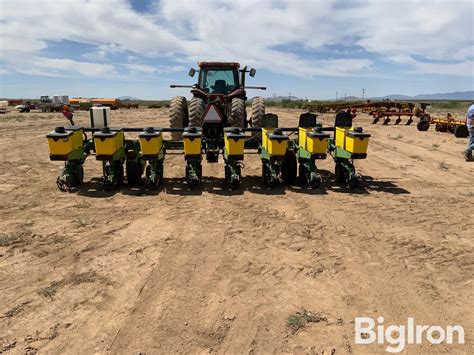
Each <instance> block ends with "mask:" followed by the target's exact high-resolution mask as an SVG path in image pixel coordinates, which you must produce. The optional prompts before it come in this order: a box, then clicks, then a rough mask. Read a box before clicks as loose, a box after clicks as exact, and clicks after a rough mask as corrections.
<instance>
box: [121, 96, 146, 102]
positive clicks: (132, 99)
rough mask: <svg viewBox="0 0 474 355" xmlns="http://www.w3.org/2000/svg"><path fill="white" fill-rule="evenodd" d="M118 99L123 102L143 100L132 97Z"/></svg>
mask: <svg viewBox="0 0 474 355" xmlns="http://www.w3.org/2000/svg"><path fill="white" fill-rule="evenodd" d="M118 99H119V100H122V101H124V100H131V101H141V99H138V98H136V97H132V96H120V97H119V98H118Z"/></svg>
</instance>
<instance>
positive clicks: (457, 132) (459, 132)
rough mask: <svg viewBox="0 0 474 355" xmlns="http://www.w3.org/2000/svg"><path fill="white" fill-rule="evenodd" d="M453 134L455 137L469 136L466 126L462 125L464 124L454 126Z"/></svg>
mask: <svg viewBox="0 0 474 355" xmlns="http://www.w3.org/2000/svg"><path fill="white" fill-rule="evenodd" d="M454 136H455V137H456V138H467V137H469V130H468V129H467V126H464V125H462V126H461V125H460V126H456V128H455V129H454Z"/></svg>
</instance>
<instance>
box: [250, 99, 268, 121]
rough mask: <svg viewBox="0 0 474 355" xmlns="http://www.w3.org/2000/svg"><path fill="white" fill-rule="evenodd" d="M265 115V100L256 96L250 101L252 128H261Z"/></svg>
mask: <svg viewBox="0 0 474 355" xmlns="http://www.w3.org/2000/svg"><path fill="white" fill-rule="evenodd" d="M264 115H265V99H264V98H263V97H260V96H256V97H254V98H253V99H252V117H251V120H252V127H254V128H260V127H262V117H263V116H264Z"/></svg>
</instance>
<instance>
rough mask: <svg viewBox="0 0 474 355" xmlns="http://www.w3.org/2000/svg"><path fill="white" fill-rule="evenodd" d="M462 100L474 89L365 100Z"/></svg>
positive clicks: (471, 96) (349, 98) (277, 98)
mask: <svg viewBox="0 0 474 355" xmlns="http://www.w3.org/2000/svg"><path fill="white" fill-rule="evenodd" d="M288 99H291V100H301V98H299V97H296V96H274V97H267V98H266V100H267V101H281V100H288ZM367 99H369V100H384V99H390V100H403V101H408V100H413V101H419V100H460V101H464V100H466V101H468V100H474V91H456V92H445V93H438V94H420V95H415V96H409V95H402V94H392V95H386V96H379V97H366V98H365V99H364V100H367ZM338 100H344V97H339V98H338ZM345 100H346V101H360V100H362V98H360V97H357V96H347V97H346V98H345Z"/></svg>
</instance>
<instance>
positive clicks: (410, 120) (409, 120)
mask: <svg viewBox="0 0 474 355" xmlns="http://www.w3.org/2000/svg"><path fill="white" fill-rule="evenodd" d="M412 123H413V118H411V117H410V118H409V119H408V121H407V123H405V125H406V126H409V125H411V124H412Z"/></svg>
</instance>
